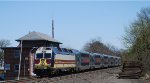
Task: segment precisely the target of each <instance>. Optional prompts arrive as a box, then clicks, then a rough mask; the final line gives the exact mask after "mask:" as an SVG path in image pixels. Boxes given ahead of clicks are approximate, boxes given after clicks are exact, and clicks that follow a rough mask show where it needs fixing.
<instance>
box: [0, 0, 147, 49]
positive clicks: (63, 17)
mask: <svg viewBox="0 0 150 83" xmlns="http://www.w3.org/2000/svg"><path fill="white" fill-rule="evenodd" d="M145 7H150V1H149V2H148V1H35V0H34V1H11V0H10V1H2V0H0V30H1V32H0V39H8V40H10V42H11V46H14V47H15V46H17V45H18V42H16V41H15V40H16V39H18V38H20V37H22V36H24V35H26V34H28V33H29V32H32V31H37V32H41V33H45V34H48V35H50V36H51V27H52V18H53V19H54V27H55V39H57V40H59V41H61V42H62V43H63V46H64V47H71V48H74V49H78V50H80V49H82V48H83V46H84V45H85V43H87V42H89V41H90V40H91V39H94V38H101V40H102V42H104V43H109V44H111V45H114V46H115V47H116V48H124V45H123V40H122V36H123V35H124V34H125V28H126V27H127V26H128V25H129V24H130V23H131V22H133V21H134V20H135V19H136V17H137V16H136V15H137V13H138V12H139V11H140V10H141V8H145Z"/></svg>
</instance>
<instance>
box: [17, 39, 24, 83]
mask: <svg viewBox="0 0 150 83" xmlns="http://www.w3.org/2000/svg"><path fill="white" fill-rule="evenodd" d="M22 42H23V41H22V40H21V42H20V43H21V45H20V60H19V72H18V79H17V80H19V79H20V71H21V58H22Z"/></svg>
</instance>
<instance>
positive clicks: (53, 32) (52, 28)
mask: <svg viewBox="0 0 150 83" xmlns="http://www.w3.org/2000/svg"><path fill="white" fill-rule="evenodd" d="M52 38H54V20H53V19H52Z"/></svg>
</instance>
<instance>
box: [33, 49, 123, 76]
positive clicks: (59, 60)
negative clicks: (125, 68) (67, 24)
mask: <svg viewBox="0 0 150 83" xmlns="http://www.w3.org/2000/svg"><path fill="white" fill-rule="evenodd" d="M120 63H121V60H120V57H116V56H111V55H106V54H99V53H89V52H83V51H78V50H75V49H66V48H57V47H40V48H38V49H37V50H36V53H35V57H34V73H35V74H36V75H37V76H45V75H46V76H47V75H51V74H57V73H60V72H63V71H68V72H74V71H77V72H78V71H83V70H88V69H95V68H108V67H115V66H119V65H120Z"/></svg>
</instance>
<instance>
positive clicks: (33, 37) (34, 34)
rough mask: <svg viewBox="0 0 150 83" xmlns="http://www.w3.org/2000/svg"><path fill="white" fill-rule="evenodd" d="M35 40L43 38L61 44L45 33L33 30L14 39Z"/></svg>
mask: <svg viewBox="0 0 150 83" xmlns="http://www.w3.org/2000/svg"><path fill="white" fill-rule="evenodd" d="M36 40H45V41H50V42H55V43H59V44H62V43H61V42H59V41H58V40H56V39H54V38H52V37H50V36H49V35H47V34H44V33H40V32H35V31H33V32H30V33H28V34H27V35H25V36H23V37H21V38H19V39H17V40H16V41H36Z"/></svg>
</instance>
